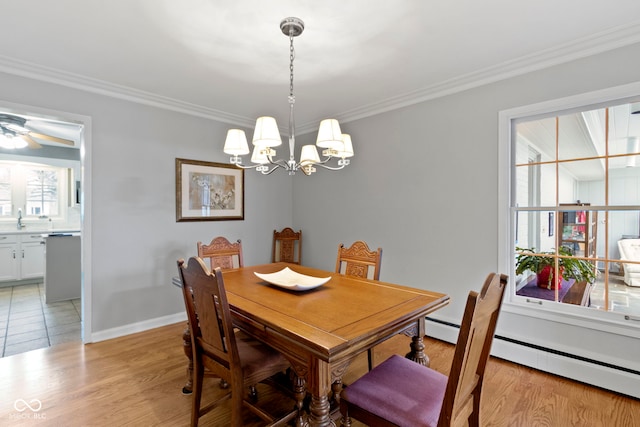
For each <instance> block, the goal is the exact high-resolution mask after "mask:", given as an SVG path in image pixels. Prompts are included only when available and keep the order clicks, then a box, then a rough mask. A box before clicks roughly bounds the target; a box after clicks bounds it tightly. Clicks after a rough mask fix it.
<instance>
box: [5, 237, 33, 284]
mask: <svg viewBox="0 0 640 427" xmlns="http://www.w3.org/2000/svg"><path fill="white" fill-rule="evenodd" d="M42 242H43V240H42V236H41V235H40V234H3V235H0V260H2V262H1V263H0V281H17V280H26V279H38V278H41V277H43V276H44V247H43V244H42Z"/></svg>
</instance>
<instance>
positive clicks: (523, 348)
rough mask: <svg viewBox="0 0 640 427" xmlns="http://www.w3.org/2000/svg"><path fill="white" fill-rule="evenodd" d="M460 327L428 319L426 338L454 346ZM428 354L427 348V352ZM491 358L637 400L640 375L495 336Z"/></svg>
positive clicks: (639, 395)
mask: <svg viewBox="0 0 640 427" xmlns="http://www.w3.org/2000/svg"><path fill="white" fill-rule="evenodd" d="M458 330H459V325H454V324H449V323H446V322H441V321H438V320H435V319H430V318H427V335H428V336H430V337H433V338H435V339H439V340H442V341H446V342H450V343H452V344H455V342H456V340H457V339H458ZM427 353H428V349H427ZM491 355H492V356H494V357H498V358H500V359H504V360H508V361H510V362H514V363H517V364H519V365H524V366H528V367H530V368H534V369H537V370H539V371H543V372H548V373H550V374H554V375H558V376H561V377H564V378H569V379H572V380H575V381H579V382H582V383H585V384H590V385H593V386H595V387H600V388H603V389H606V390H610V391H613V392H616V393H621V394H625V395H627V396H632V397H635V398H640V372H636V371H632V370H630V369H626V368H624V367H616V366H612V365H606V364H602V363H600V362H598V361H595V360H588V359H585V358H583V357H580V356H577V355H571V354H567V353H559V352H556V351H554V350H553V349H549V348H544V347H539V346H530V345H527V344H526V343H522V342H518V341H515V340H510V339H507V338H504V337H500V336H498V335H497V336H496V337H495V339H494V341H493V345H492V347H491Z"/></svg>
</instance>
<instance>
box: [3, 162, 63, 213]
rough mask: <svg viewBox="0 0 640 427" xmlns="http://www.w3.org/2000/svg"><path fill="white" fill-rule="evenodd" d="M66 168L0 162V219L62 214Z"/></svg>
mask: <svg viewBox="0 0 640 427" xmlns="http://www.w3.org/2000/svg"><path fill="white" fill-rule="evenodd" d="M66 172H67V169H66V168H61V167H54V166H48V165H40V164H34V163H17V162H0V216H2V217H11V218H13V217H15V216H17V215H18V209H20V210H21V213H22V216H23V217H25V218H28V217H36V218H45V217H58V216H61V215H63V212H62V207H63V206H64V200H63V197H64V194H63V191H62V189H63V188H64V186H63V183H64V181H65V179H66Z"/></svg>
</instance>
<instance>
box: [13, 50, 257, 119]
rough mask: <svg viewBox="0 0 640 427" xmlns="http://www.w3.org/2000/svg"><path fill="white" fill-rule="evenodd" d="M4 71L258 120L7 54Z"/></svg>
mask: <svg viewBox="0 0 640 427" xmlns="http://www.w3.org/2000/svg"><path fill="white" fill-rule="evenodd" d="M0 71H1V72H4V73H7V74H14V75H17V76H20V77H27V78H31V79H34V80H39V81H44V82H48V83H54V84H58V85H61V86H66V87H70V88H74V89H79V90H82V91H85V92H91V93H96V94H99V95H104V96H109V97H112V98H118V99H123V100H126V101H130V102H135V103H138V104H144V105H149V106H152V107H157V108H162V109H166V110H171V111H176V112H181V113H184V114H189V115H192V116H198V117H204V118H207V119H213V120H217V121H220V122H224V123H230V124H234V125H241V126H252V125H253V124H254V123H253V122H254V120H251V119H248V118H246V117H242V116H238V115H235V114H231V113H227V112H224V111H220V110H216V109H213V108H208V107H203V106H201V105H196V104H191V103H188V102H184V101H180V100H177V99H173V98H169V97H166V96H161V95H156V94H154V93H150V92H145V91H142V90H138V89H134V88H130V87H127V86H121V85H117V84H113V83H109V82H106V81H104V80H99V79H94V78H91V77H86V76H82V75H80V74H74V73H69V72H66V71H62V70H58V69H55V68H50V67H45V66H42V65H38V64H33V63H30V62H27V61H21V60H19V59H15V58H11V57H7V56H3V55H0Z"/></svg>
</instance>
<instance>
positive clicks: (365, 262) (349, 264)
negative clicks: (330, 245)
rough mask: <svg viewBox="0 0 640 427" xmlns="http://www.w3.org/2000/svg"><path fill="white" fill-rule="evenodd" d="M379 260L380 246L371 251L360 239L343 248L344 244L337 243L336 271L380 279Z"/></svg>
mask: <svg viewBox="0 0 640 427" xmlns="http://www.w3.org/2000/svg"><path fill="white" fill-rule="evenodd" d="M381 261H382V248H378V249H377V250H375V251H372V250H370V249H369V246H367V244H366V243H365V242H363V241H362V240H358V241H356V242H354V243H353V245H351V247H349V248H345V247H344V244H343V243H340V245H338V258H337V260H336V273H342V274H345V275H347V276H355V277H362V278H365V279H366V278H368V279H373V280H380V262H381Z"/></svg>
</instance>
